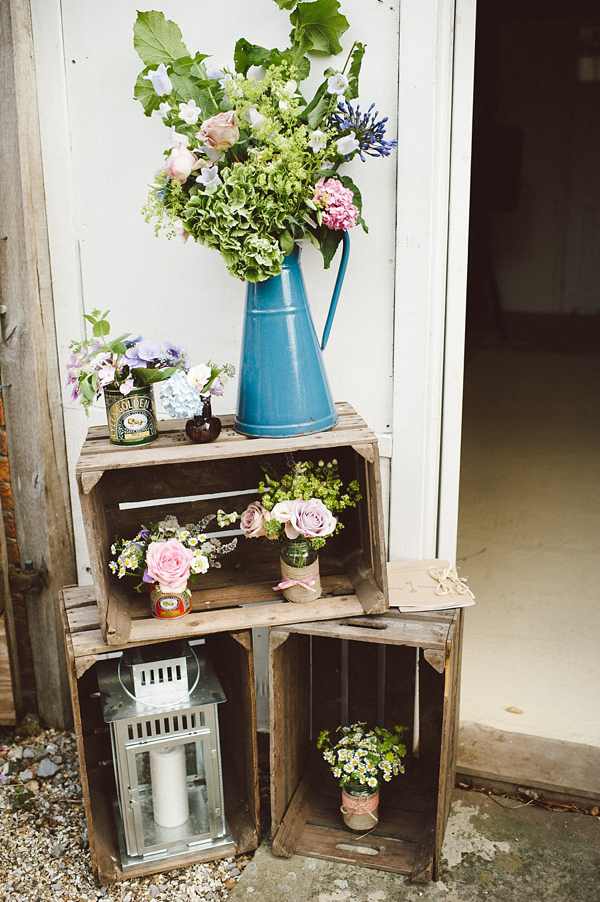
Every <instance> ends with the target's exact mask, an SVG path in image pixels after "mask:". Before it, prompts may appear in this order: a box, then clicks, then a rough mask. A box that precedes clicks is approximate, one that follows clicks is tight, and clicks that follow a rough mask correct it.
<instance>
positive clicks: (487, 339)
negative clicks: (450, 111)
mask: <svg viewBox="0 0 600 902" xmlns="http://www.w3.org/2000/svg"><path fill="white" fill-rule="evenodd" d="M477 15H478V24H477V42H476V67H475V103H474V129H473V134H474V137H473V170H472V208H471V226H470V243H469V244H470V248H469V274H468V305H467V340H466V361H465V393H464V416H463V439H462V460H461V484H460V504H459V540H458V551H457V559H458V563H459V566H460V568H461V572H462V574H463V575H466V576H467V577H468V579H469V585H470V587H471V588H472V590H473V592H474V594H475V596H476V599H477V603H476V605H475V606H474V607H473V608H470V609H469V610H468V611H467V614H466V631H465V645H464V657H463V689H462V697H461V721H462V722H463V723H466V724H476V725H480V726H482V727H484V728H486V729H488V728H489V729H490V730H495V731H499V732H504V733H520V734H525V735H528V736H532V737H542V738H545V739H549V740H559V741H561V742H569V743H578V744H584V745H587V746H592V747H595V748H596V749H600V718H599V717H598V698H599V695H600V653H599V652H600V604H598V601H599V598H600V590H599V588H598V580H597V568H598V560H599V550H600V549H599V545H600V543H599V536H600V390H599V386H600V355H599V350H600V9H599V7H598V4H597V2H593V3H588V2H578V0H505V2H502V3H499V2H494V0H479V2H478V12H477Z"/></svg>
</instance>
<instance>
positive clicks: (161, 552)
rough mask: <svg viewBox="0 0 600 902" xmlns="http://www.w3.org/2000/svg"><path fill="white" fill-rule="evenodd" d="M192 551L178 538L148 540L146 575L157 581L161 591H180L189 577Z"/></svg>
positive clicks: (192, 556)
mask: <svg viewBox="0 0 600 902" xmlns="http://www.w3.org/2000/svg"><path fill="white" fill-rule="evenodd" d="M193 558H194V552H193V551H191V550H190V549H189V548H186V547H185V545H182V544H181V542H180V541H179V539H169V540H168V542H150V544H149V545H148V551H147V552H146V567H147V570H148V576H149V577H150V578H151V579H153V580H154V581H155V582H157V583H158V584H159V585H160V587H161V589H162V590H163V592H168V591H169V590H170V591H171V592H182V591H183V590H184V589H185V587H186V585H187V581H188V579H189V575H190V567H191V563H192V560H193Z"/></svg>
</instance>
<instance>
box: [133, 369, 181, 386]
mask: <svg viewBox="0 0 600 902" xmlns="http://www.w3.org/2000/svg"><path fill="white" fill-rule="evenodd" d="M131 372H132V373H133V375H134V376H135V378H136V380H137V381H138V382H141V383H142V385H152V383H153V382H162V381H163V379H168V378H169V376H172V375H173V373H176V372H177V367H176V366H168V367H166V369H164V370H155V369H152V368H147V367H140V366H134V367H132V369H131Z"/></svg>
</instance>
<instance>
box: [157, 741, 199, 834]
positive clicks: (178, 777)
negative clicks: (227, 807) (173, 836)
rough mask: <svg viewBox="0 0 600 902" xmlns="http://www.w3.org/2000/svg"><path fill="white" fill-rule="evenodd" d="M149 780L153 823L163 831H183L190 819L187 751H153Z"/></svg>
mask: <svg viewBox="0 0 600 902" xmlns="http://www.w3.org/2000/svg"><path fill="white" fill-rule="evenodd" d="M150 777H151V780H152V804H153V806H154V820H155V821H156V823H157V824H159V825H160V826H161V827H180V826H181V824H185V822H186V821H187V819H188V817H189V816H190V807H189V802H188V787H187V779H186V769H185V748H184V746H183V745H174V746H172V747H171V748H162V749H152V751H151V752H150Z"/></svg>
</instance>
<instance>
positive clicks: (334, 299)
mask: <svg viewBox="0 0 600 902" xmlns="http://www.w3.org/2000/svg"><path fill="white" fill-rule="evenodd" d="M342 242H343V245H344V246H343V249H342V259H341V260H340V268H339V269H338V274H337V279H336V280H335V286H334V288H333V295H332V298H331V304H330V305H329V313H328V314H327V321H326V323H325V328H324V329H323V338H322V340H321V350H322V351H324V350H325V345H326V344H327V340H328V338H329V333H330V332H331V327H332V325H333V317H334V316H335V310H336V307H337V305H338V301H339V299H340V292H341V290H342V283H343V281H344V276H345V275H346V266H347V265H348V255H349V253H350V238H349V237H348V232H344V234H343V235H342Z"/></svg>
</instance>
